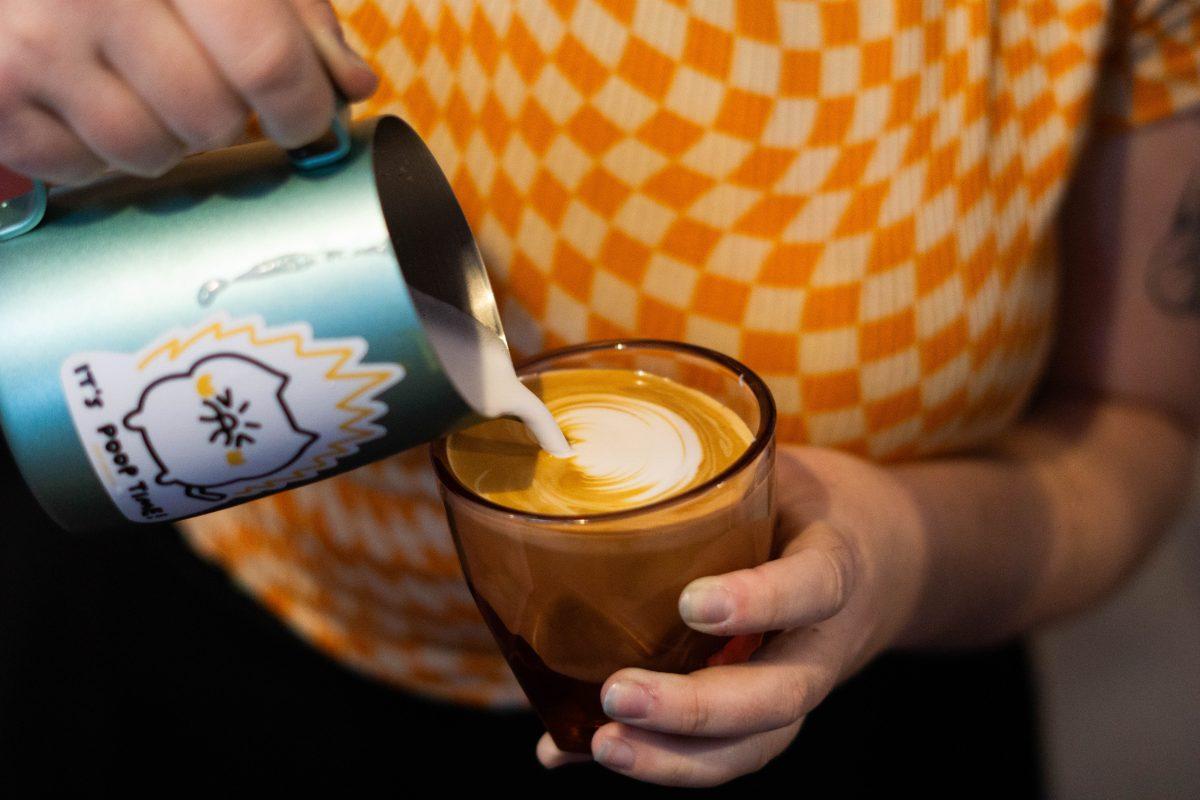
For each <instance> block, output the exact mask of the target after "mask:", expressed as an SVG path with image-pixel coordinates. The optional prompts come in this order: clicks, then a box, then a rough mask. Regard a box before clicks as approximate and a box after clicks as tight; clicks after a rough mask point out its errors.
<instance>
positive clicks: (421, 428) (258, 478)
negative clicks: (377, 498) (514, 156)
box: [0, 117, 503, 530]
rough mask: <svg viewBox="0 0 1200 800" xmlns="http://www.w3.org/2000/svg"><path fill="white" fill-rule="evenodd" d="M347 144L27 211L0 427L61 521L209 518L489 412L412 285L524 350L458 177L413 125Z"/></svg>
mask: <svg viewBox="0 0 1200 800" xmlns="http://www.w3.org/2000/svg"><path fill="white" fill-rule="evenodd" d="M335 128H336V126H335ZM337 144H338V146H337V147H334V148H333V149H332V150H323V149H318V150H310V151H308V152H299V153H297V152H293V153H292V154H291V157H290V158H289V154H287V153H285V152H284V151H282V150H280V149H279V148H278V147H276V146H275V145H273V144H272V143H270V142H259V143H255V144H249V145H243V146H240V147H235V148H230V149H227V150H223V151H220V152H215V153H209V154H205V155H201V156H196V157H194V158H191V159H188V160H187V161H185V162H184V163H183V164H182V165H181V166H180V167H178V168H177V169H175V170H174V171H172V172H170V173H168V174H167V175H166V176H164V177H163V178H161V179H157V180H144V179H138V178H132V177H123V176H121V177H110V178H107V179H105V180H103V181H101V182H98V183H96V184H93V185H90V186H87V187H84V188H79V189H73V190H55V191H52V192H50V193H49V196H48V197H47V195H46V194H45V192H44V189H43V188H42V187H37V188H35V190H34V191H33V192H31V193H30V194H29V195H26V196H25V197H24V198H21V199H19V200H17V201H13V202H12V203H10V204H8V205H7V206H6V207H5V209H6V213H7V215H8V216H7V217H6V216H4V214H0V239H7V240H6V241H0V425H2V427H3V434H4V436H5V438H6V439H7V441H8V444H9V446H10V447H11V449H12V451H13V454H14V456H15V458H16V460H17V464H18V466H19V468H20V470H21V472H22V474H23V476H24V477H25V479H26V481H27V482H28V483H29V485H30V487H31V488H32V490H33V492H34V494H35V495H36V496H37V498H38V500H39V501H40V502H41V504H42V505H43V506H44V507H45V509H46V510H47V512H49V513H50V515H51V516H52V517H53V518H54V519H55V520H56V521H57V522H58V523H59V524H60V525H62V526H63V527H65V528H68V529H71V530H84V529H90V528H99V527H106V526H110V525H114V524H118V523H122V522H124V521H125V520H133V521H135V522H163V521H167V520H174V519H181V518H184V517H188V516H193V515H196V514H203V513H206V512H209V511H212V510H215V509H218V508H222V507H225V506H229V505H233V504H236V503H240V502H244V501H246V500H250V499H252V498H254V497H258V496H261V495H264V494H268V493H271V492H276V491H279V490H281V489H285V488H287V487H294V486H297V485H299V484H302V483H306V482H309V481H313V480H317V479H319V478H323V477H328V476H330V475H333V474H336V473H339V472H343V471H345V470H349V469H353V468H354V467H357V466H359V465H362V464H365V463H367V462H370V461H374V460H377V459H380V458H383V457H385V456H388V455H391V454H394V453H397V452H399V451H401V450H404V449H406V448H408V447H411V446H413V445H415V444H418V443H421V442H424V441H428V440H430V439H433V438H435V437H437V436H439V435H441V434H443V433H446V432H448V431H449V430H451V429H453V428H454V427H456V426H458V425H461V424H464V423H466V422H468V421H469V420H471V419H473V418H474V414H473V412H472V410H471V407H470V406H469V404H468V401H467V400H466V399H464V398H463V397H462V396H461V394H460V392H459V391H458V390H457V389H456V388H455V385H454V382H453V381H452V380H451V378H450V377H449V376H448V374H447V371H446V369H445V367H444V365H443V363H442V362H441V361H440V360H439V358H438V354H437V352H436V350H435V346H434V345H433V344H432V343H431V341H430V339H429V337H428V336H427V334H426V330H425V328H424V327H423V324H422V319H421V316H420V314H419V313H418V311H417V310H416V308H415V307H414V303H413V294H412V293H413V291H417V292H421V293H424V294H425V295H428V296H430V297H432V298H435V299H436V300H440V301H443V302H445V303H449V304H450V305H452V306H455V307H457V308H458V309H460V310H462V311H465V312H467V313H469V314H470V315H471V316H472V317H474V318H475V320H477V321H478V322H479V323H480V324H481V325H482V326H484V328H485V329H487V330H490V331H491V332H494V333H495V334H497V335H498V336H500V337H501V338H502V339H503V331H502V329H501V326H500V319H499V315H498V313H497V310H496V303H495V299H494V298H493V295H492V290H491V287H490V285H489V282H488V277H487V273H486V271H485V270H484V266H483V262H482V260H481V258H480V255H479V250H478V248H477V247H476V245H475V241H474V239H473V238H472V236H471V232H470V229H469V228H468V226H467V222H466V219H465V218H464V216H463V213H462V211H461V209H460V208H459V205H458V203H457V201H456V200H455V198H454V194H453V192H452V191H451V188H450V185H449V183H448V182H447V180H446V178H445V176H444V175H443V174H442V172H441V170H440V169H439V167H438V165H437V163H436V161H435V160H434V158H433V156H432V154H431V153H430V152H429V150H428V149H427V148H426V146H425V145H424V143H423V142H422V141H421V139H420V137H418V136H417V134H416V133H415V132H414V131H413V130H412V129H411V128H410V127H409V126H408V125H407V124H405V123H404V122H402V121H401V120H399V119H397V118H395V117H383V118H379V119H374V120H370V121H366V122H362V123H359V124H357V125H355V126H353V127H352V128H351V127H349V126H348V125H346V126H345V127H343V128H342V129H340V135H339V136H338V137H337ZM43 211H44V219H43V218H42V212H43ZM39 223H40V224H39Z"/></svg>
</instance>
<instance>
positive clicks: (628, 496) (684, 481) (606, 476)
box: [551, 394, 704, 505]
mask: <svg viewBox="0 0 1200 800" xmlns="http://www.w3.org/2000/svg"><path fill="white" fill-rule="evenodd" d="M551 405H552V406H553V410H554V412H555V417H556V418H557V419H558V421H559V423H560V424H561V425H562V426H563V427H564V428H566V429H567V430H569V431H570V432H571V442H572V456H571V461H572V462H573V463H574V464H575V466H576V467H578V468H579V469H580V470H581V471H582V472H583V473H584V474H585V475H587V476H588V478H589V479H590V481H591V482H592V485H593V486H594V487H595V488H597V489H601V490H602V491H604V492H612V493H614V494H616V493H620V494H622V495H625V502H626V503H629V504H631V505H643V504H646V503H652V502H654V501H655V500H658V499H660V498H663V497H667V496H669V495H672V494H676V493H678V492H680V491H682V490H683V489H685V488H686V487H687V486H688V485H689V484H691V482H692V481H693V479H695V477H696V473H697V472H698V471H699V469H700V463H701V461H702V459H703V457H704V449H703V447H702V445H701V444H700V437H699V436H698V435H697V433H696V430H695V429H694V428H693V427H692V425H691V424H690V423H689V422H688V421H687V420H685V419H684V418H683V417H681V416H679V415H678V414H676V413H675V412H674V411H672V410H670V409H669V408H665V407H663V406H661V405H658V404H657V403H650V402H647V401H645V400H640V399H636V398H632V397H622V396H620V395H615V394H579V395H571V396H570V397H567V398H563V399H562V400H561V401H559V402H557V403H554V402H552V403H551Z"/></svg>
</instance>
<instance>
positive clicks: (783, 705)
mask: <svg viewBox="0 0 1200 800" xmlns="http://www.w3.org/2000/svg"><path fill="white" fill-rule="evenodd" d="M781 689H782V690H781V692H780V695H781V697H780V702H779V704H778V705H777V706H776V708H778V709H779V710H780V712H781V716H782V719H781V720H778V721H779V722H780V723H782V725H788V724H791V723H793V722H796V721H797V720H799V719H800V718H801V717H803V716H804V715H805V714H807V713H808V712H809V710H810V709H809V702H810V698H811V697H812V692H811V687H810V686H809V684H808V680H807V679H806V677H805V676H804V674H803V673H802V672H801V671H799V670H788V671H787V672H786V673H785V674H784V677H783V686H782V687H781Z"/></svg>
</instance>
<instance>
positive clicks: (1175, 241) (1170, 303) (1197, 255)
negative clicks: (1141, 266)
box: [1146, 173, 1200, 316]
mask: <svg viewBox="0 0 1200 800" xmlns="http://www.w3.org/2000/svg"><path fill="white" fill-rule="evenodd" d="M1146 287H1147V289H1148V290H1149V292H1150V298H1151V299H1152V300H1153V301H1154V304H1155V305H1157V306H1158V307H1159V308H1161V309H1163V310H1164V311H1167V312H1170V313H1172V314H1180V315H1188V316H1200V173H1197V174H1195V175H1193V176H1192V177H1191V178H1190V179H1189V180H1188V184H1187V187H1186V188H1185V189H1184V190H1183V197H1182V198H1181V199H1180V201H1179V208H1178V209H1177V210H1176V211H1175V219H1173V220H1172V221H1171V227H1170V229H1169V230H1168V231H1167V235H1166V236H1164V237H1163V239H1162V241H1161V242H1159V243H1158V246H1157V247H1156V248H1155V249H1154V252H1153V253H1152V254H1151V256H1150V273H1149V275H1148V276H1147V280H1146Z"/></svg>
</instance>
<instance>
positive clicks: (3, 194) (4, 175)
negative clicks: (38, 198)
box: [0, 167, 33, 203]
mask: <svg viewBox="0 0 1200 800" xmlns="http://www.w3.org/2000/svg"><path fill="white" fill-rule="evenodd" d="M32 191H33V181H31V180H29V179H28V178H25V177H22V176H20V175H18V174H17V173H15V172H9V171H8V170H6V169H5V168H4V167H0V203H4V202H7V201H8V200H14V199H16V198H18V197H20V196H21V195H23V194H28V193H29V192H32Z"/></svg>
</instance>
